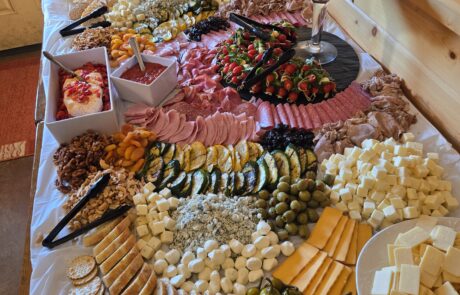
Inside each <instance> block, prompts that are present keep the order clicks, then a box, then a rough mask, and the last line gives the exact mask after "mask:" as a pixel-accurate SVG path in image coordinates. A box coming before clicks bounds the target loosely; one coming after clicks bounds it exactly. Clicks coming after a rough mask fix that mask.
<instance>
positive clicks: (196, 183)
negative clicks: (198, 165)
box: [191, 169, 208, 196]
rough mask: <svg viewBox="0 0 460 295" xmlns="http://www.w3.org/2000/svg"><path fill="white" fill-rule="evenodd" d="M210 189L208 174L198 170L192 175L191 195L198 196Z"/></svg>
mask: <svg viewBox="0 0 460 295" xmlns="http://www.w3.org/2000/svg"><path fill="white" fill-rule="evenodd" d="M207 187H208V172H206V171H205V170H203V169H200V170H196V171H195V172H193V175H192V190H191V194H192V196H193V195H198V194H201V193H202V192H205V191H206V188H207Z"/></svg>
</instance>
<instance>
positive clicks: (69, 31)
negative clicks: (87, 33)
mask: <svg viewBox="0 0 460 295" xmlns="http://www.w3.org/2000/svg"><path fill="white" fill-rule="evenodd" d="M107 11H108V8H107V6H102V7H100V8H98V9H96V10H94V11H93V12H91V13H90V14H88V15H87V16H85V17H82V18H81V19H79V20H77V21H75V22H73V23H71V24H70V25H68V26H66V27H65V28H63V29H61V30H60V31H59V34H61V36H62V37H67V36H71V35H75V34H79V33H81V32H83V31H84V30H86V28H78V29H75V28H76V27H78V26H79V25H81V24H82V23H84V22H86V21H89V20H90V19H93V18H97V17H100V16H101V15H103V14H105V13H106V12H107ZM110 25H111V23H110V22H108V21H102V22H98V23H95V24H92V25H91V26H90V28H97V27H103V28H106V27H109V26H110Z"/></svg>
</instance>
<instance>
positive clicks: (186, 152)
mask: <svg viewBox="0 0 460 295" xmlns="http://www.w3.org/2000/svg"><path fill="white" fill-rule="evenodd" d="M191 150H192V148H191V146H189V145H188V144H186V145H184V167H183V169H184V171H186V172H189V171H191V169H190V164H191V163H190V152H191Z"/></svg>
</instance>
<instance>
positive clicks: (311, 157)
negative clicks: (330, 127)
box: [306, 149, 318, 171]
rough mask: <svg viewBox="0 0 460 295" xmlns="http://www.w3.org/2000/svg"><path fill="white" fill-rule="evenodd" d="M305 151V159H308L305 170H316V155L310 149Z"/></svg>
mask: <svg viewBox="0 0 460 295" xmlns="http://www.w3.org/2000/svg"><path fill="white" fill-rule="evenodd" d="M306 153H307V159H308V165H307V170H308V171H316V168H317V166H318V158H317V157H316V155H315V153H314V152H313V151H312V150H311V149H307V150H306Z"/></svg>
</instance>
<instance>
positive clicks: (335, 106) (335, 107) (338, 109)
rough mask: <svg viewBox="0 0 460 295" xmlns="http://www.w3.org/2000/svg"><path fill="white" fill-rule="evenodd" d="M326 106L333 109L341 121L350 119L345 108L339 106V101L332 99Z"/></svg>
mask: <svg viewBox="0 0 460 295" xmlns="http://www.w3.org/2000/svg"><path fill="white" fill-rule="evenodd" d="M326 104H327V106H328V107H329V108H331V109H332V110H333V111H334V112H336V113H337V115H338V116H339V119H340V120H342V121H345V120H346V119H348V118H349V116H348V114H347V111H346V110H345V109H344V108H343V106H342V105H339V103H338V100H337V99H335V98H331V99H329V100H328V101H327V102H326Z"/></svg>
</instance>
